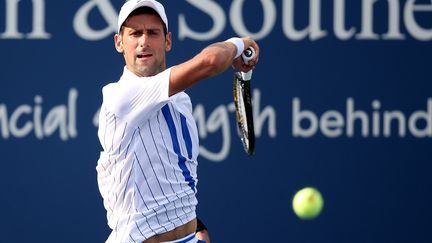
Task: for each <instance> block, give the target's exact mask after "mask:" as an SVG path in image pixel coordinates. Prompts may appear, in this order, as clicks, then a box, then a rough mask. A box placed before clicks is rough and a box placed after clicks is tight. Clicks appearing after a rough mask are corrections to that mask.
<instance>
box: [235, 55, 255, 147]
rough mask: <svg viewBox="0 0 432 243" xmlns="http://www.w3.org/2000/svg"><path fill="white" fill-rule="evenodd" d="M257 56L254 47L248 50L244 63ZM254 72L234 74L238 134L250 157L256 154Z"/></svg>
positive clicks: (243, 56) (244, 56)
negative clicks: (253, 107)
mask: <svg viewBox="0 0 432 243" xmlns="http://www.w3.org/2000/svg"><path fill="white" fill-rule="evenodd" d="M254 55H255V50H254V49H253V48H252V47H249V48H248V49H246V50H245V51H244V52H243V54H242V58H243V62H244V63H248V62H249V61H250V60H251V59H252V58H253V57H254ZM251 78H252V70H250V71H249V72H247V73H244V72H235V73H234V89H233V91H234V104H235V108H236V119H237V124H238V132H239V136H240V140H241V141H242V143H243V148H244V150H245V151H246V153H247V154H248V155H253V154H254V153H255V131H254V124H253V114H252V95H251V90H250V80H251Z"/></svg>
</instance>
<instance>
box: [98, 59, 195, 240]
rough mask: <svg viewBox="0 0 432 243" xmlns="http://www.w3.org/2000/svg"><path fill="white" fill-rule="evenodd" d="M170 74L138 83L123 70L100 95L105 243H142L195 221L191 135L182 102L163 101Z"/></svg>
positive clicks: (182, 98) (182, 96) (177, 98)
mask: <svg viewBox="0 0 432 243" xmlns="http://www.w3.org/2000/svg"><path fill="white" fill-rule="evenodd" d="M170 72H171V69H167V70H165V71H164V72H162V73H160V74H158V75H156V76H153V77H138V76H136V75H135V74H133V73H132V72H130V71H129V70H128V69H127V68H126V67H125V68H124V71H123V75H122V77H121V78H120V80H119V81H118V82H116V83H111V84H108V85H106V86H105V87H104V88H103V89H102V93H103V103H102V106H101V110H100V115H99V130H98V137H99V140H100V143H101V145H102V147H103V152H101V154H100V158H99V160H98V164H97V167H96V170H97V174H98V185H99V190H100V192H101V195H102V197H103V201H104V207H105V209H106V210H107V218H108V225H109V227H110V228H111V229H112V233H111V235H110V236H109V238H108V240H107V241H106V242H109V243H111V242H115V243H119V242H142V241H143V240H145V239H148V238H149V237H151V236H153V235H156V234H160V233H163V232H167V231H170V230H173V229H174V228H176V227H178V226H180V225H183V224H185V223H187V222H189V221H190V220H192V219H194V218H195V217H196V214H195V207H196V205H197V199H196V197H195V194H196V184H197V182H198V180H197V165H198V163H197V157H198V149H199V143H198V131H197V127H196V123H195V121H194V119H193V116H192V104H191V101H190V98H189V96H188V95H187V94H186V93H184V92H180V93H178V94H176V95H174V96H171V97H169V95H168V88H169V77H170Z"/></svg>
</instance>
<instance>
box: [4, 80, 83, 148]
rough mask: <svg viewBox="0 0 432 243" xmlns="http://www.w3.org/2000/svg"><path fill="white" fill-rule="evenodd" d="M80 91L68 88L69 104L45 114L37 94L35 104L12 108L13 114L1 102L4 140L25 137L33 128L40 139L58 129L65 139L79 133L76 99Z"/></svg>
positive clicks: (41, 101) (40, 97)
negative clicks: (43, 114)
mask: <svg viewBox="0 0 432 243" xmlns="http://www.w3.org/2000/svg"><path fill="white" fill-rule="evenodd" d="M77 98H78V91H77V90H76V89H74V88H72V89H70V90H69V95H68V101H67V105H57V106H55V107H52V108H51V109H50V110H49V111H48V113H47V115H46V116H45V117H43V116H42V112H43V108H42V105H43V98H42V96H40V95H36V96H35V98H34V104H33V106H32V105H29V104H23V105H20V106H18V107H17V108H16V109H15V110H13V111H11V113H10V116H9V113H8V109H7V106H6V105H5V104H0V126H1V129H0V133H1V134H0V135H1V137H2V138H3V139H8V138H10V137H11V136H12V137H15V138H23V137H26V136H28V135H30V133H31V132H32V131H33V132H34V135H35V137H36V138H38V139H43V138H45V137H49V136H51V135H52V134H54V133H55V132H57V131H58V132H59V137H60V139H61V140H63V141H67V140H68V139H69V138H75V137H77V136H78V131H77V128H76V120H77V117H76V113H77V110H76V102H77Z"/></svg>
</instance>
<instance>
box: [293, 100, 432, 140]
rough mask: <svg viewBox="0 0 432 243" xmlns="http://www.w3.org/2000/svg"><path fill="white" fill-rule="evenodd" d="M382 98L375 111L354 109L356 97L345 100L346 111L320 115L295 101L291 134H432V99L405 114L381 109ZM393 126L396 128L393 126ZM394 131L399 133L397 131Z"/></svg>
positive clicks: (376, 102)
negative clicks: (421, 107) (422, 108)
mask: <svg viewBox="0 0 432 243" xmlns="http://www.w3.org/2000/svg"><path fill="white" fill-rule="evenodd" d="M381 106H382V105H381V102H380V101H379V100H374V101H372V104H371V107H372V112H370V113H368V112H367V111H366V110H360V109H356V108H355V102H354V99H353V98H348V99H347V100H346V111H345V114H344V113H342V112H340V111H336V110H328V111H326V112H324V113H323V114H322V115H321V116H319V115H318V114H316V113H315V112H313V111H311V110H305V109H302V108H301V100H300V99H299V98H294V99H293V102H292V113H293V114H292V135H293V137H302V138H310V137H313V136H315V135H317V133H319V132H321V133H322V135H324V136H325V137H328V138H337V137H342V136H344V135H346V137H350V138H351V137H354V136H356V135H358V133H360V135H361V136H362V137H364V138H368V137H371V136H372V137H376V138H378V137H381V136H384V137H390V136H398V137H405V136H406V132H407V131H409V133H410V134H411V135H412V136H413V137H416V138H431V137H432V98H428V100H427V104H426V110H417V111H414V112H413V113H412V114H410V115H406V114H404V113H403V112H401V111H398V110H384V111H382V110H381ZM393 126H394V127H393ZM394 132H395V133H396V134H394Z"/></svg>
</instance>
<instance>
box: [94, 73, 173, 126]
mask: <svg viewBox="0 0 432 243" xmlns="http://www.w3.org/2000/svg"><path fill="white" fill-rule="evenodd" d="M170 74H171V69H167V70H165V71H163V72H161V73H159V74H157V75H155V76H152V77H136V76H134V77H128V79H127V80H122V79H121V80H120V81H119V82H117V83H112V84H109V85H107V86H105V87H104V88H103V90H102V93H103V102H104V104H105V106H106V108H107V109H108V110H110V111H111V112H112V113H113V114H114V115H115V116H116V117H119V118H121V119H125V120H128V121H130V122H133V121H136V120H142V119H146V118H149V117H150V116H151V115H152V114H153V113H154V112H155V111H157V110H159V109H161V108H162V107H163V106H164V105H165V104H166V103H167V102H168V101H169V78H170ZM122 78H123V77H122Z"/></svg>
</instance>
